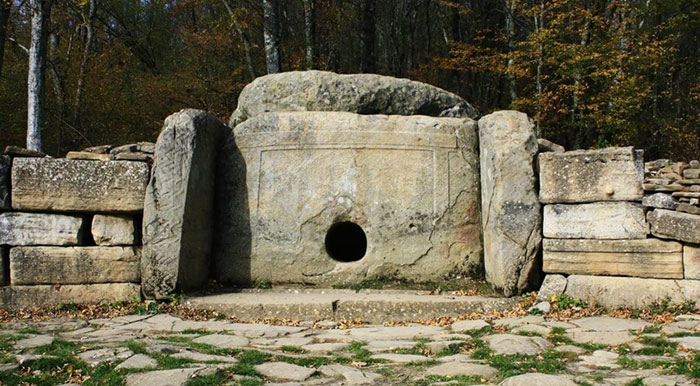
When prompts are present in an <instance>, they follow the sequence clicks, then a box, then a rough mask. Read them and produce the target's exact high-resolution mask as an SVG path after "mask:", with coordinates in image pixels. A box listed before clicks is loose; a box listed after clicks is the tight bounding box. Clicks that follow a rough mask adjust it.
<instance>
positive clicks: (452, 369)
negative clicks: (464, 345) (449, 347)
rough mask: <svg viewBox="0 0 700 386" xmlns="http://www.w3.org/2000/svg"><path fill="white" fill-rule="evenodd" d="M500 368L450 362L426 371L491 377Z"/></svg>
mask: <svg viewBox="0 0 700 386" xmlns="http://www.w3.org/2000/svg"><path fill="white" fill-rule="evenodd" d="M497 372H498V370H496V369H495V368H493V367H491V366H488V365H480V364H476V363H466V362H448V363H444V364H441V365H437V366H433V367H431V368H429V369H428V371H426V372H425V375H439V376H442V377H459V376H472V375H476V376H479V377H481V378H483V379H487V380H488V379H491V378H493V377H495V376H496V373H497Z"/></svg>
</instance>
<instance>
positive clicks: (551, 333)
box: [0, 314, 700, 386]
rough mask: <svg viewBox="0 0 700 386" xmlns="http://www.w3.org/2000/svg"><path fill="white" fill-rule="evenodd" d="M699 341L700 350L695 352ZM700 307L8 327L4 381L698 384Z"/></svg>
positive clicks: (0, 372) (0, 375)
mask: <svg viewBox="0 0 700 386" xmlns="http://www.w3.org/2000/svg"><path fill="white" fill-rule="evenodd" d="M696 350H698V351H696ZM698 378H700V315H690V314H686V315H677V316H675V317H673V318H670V319H667V320H666V321H665V322H664V323H658V322H657V323H651V322H647V321H644V320H640V319H623V318H614V317H610V316H592V317H591V316H589V317H583V318H578V319H569V320H566V321H562V320H554V319H549V317H545V316H541V315H527V316H520V317H516V318H506V319H494V320H490V321H488V322H487V321H485V320H478V319H477V320H460V321H457V322H454V323H452V324H450V325H446V326H433V325H419V324H404V325H397V326H372V325H361V326H352V325H350V326H346V325H338V324H337V323H336V322H329V321H326V322H301V323H296V326H283V325H270V324H263V323H259V324H243V323H234V322H230V321H222V320H209V321H193V320H183V319H181V318H179V317H175V316H172V315H169V314H157V315H126V316H118V317H113V318H103V319H90V320H78V319H69V318H58V319H50V320H48V321H44V322H27V321H11V322H8V323H4V324H3V325H2V327H1V331H0V384H3V385H25V384H37V385H54V384H85V385H122V384H126V385H153V386H158V385H162V386H165V385H233V384H240V385H264V384H284V385H391V384H394V385H475V384H489V385H496V384H498V385H511V386H512V385H697V382H698Z"/></svg>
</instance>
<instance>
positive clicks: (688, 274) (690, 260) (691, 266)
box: [683, 244, 700, 280]
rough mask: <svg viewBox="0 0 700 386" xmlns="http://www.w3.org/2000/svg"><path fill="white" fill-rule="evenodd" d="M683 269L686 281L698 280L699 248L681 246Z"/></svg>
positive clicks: (687, 245) (699, 267) (699, 277)
mask: <svg viewBox="0 0 700 386" xmlns="http://www.w3.org/2000/svg"><path fill="white" fill-rule="evenodd" d="M683 267H684V269H685V271H684V272H685V278H686V279H693V280H700V246H697V245H689V244H685V245H683Z"/></svg>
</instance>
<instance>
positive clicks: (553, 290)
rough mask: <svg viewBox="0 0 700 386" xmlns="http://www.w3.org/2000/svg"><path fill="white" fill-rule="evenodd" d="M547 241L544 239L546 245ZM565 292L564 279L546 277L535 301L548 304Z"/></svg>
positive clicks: (555, 276) (562, 277)
mask: <svg viewBox="0 0 700 386" xmlns="http://www.w3.org/2000/svg"><path fill="white" fill-rule="evenodd" d="M547 241H548V240H547V239H545V240H544V242H545V243H546V242H547ZM564 290H566V278H565V277H564V276H562V275H551V274H550V275H547V276H545V277H544V281H543V282H542V286H540V290H539V292H537V301H539V302H548V301H550V300H551V299H552V297H553V296H559V295H561V294H562V293H564Z"/></svg>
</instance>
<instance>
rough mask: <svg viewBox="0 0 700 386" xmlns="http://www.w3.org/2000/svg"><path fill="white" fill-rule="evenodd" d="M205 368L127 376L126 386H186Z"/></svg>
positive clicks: (149, 372)
mask: <svg viewBox="0 0 700 386" xmlns="http://www.w3.org/2000/svg"><path fill="white" fill-rule="evenodd" d="M202 369H203V367H190V368H186V369H173V370H159V371H148V372H145V373H134V374H129V375H127V376H126V386H144V385H148V386H184V385H185V384H186V383H187V381H189V380H190V378H191V377H193V376H194V375H195V374H197V372H199V371H202Z"/></svg>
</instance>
